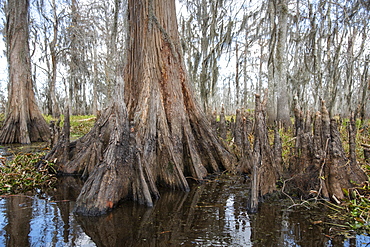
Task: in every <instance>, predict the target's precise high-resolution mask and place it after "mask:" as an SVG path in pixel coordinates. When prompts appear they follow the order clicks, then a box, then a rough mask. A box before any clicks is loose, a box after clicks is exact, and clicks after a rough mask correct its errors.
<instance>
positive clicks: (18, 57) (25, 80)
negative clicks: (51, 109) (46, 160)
mask: <svg viewBox="0 0 370 247" xmlns="http://www.w3.org/2000/svg"><path fill="white" fill-rule="evenodd" d="M28 7H29V0H9V1H8V5H7V25H6V43H7V55H8V63H9V87H8V88H9V92H8V105H7V111H6V118H5V122H4V126H3V128H2V129H1V132H0V143H23V144H29V143H31V142H35V141H48V139H49V136H50V131H49V126H48V125H47V123H46V121H45V119H44V118H43V116H42V114H41V111H40V109H39V108H38V106H37V104H36V99H35V94H34V92H33V82H32V76H31V61H30V51H29V45H28V36H29V35H28V34H29V31H28Z"/></svg>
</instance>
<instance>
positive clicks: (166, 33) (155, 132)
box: [47, 0, 234, 215]
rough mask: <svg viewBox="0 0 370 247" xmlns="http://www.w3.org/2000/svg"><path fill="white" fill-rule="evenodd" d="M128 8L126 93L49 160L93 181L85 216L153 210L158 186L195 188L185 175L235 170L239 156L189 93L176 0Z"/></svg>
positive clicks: (82, 203) (133, 0)
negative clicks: (130, 208)
mask: <svg viewBox="0 0 370 247" xmlns="http://www.w3.org/2000/svg"><path fill="white" fill-rule="evenodd" d="M128 10H129V13H128V22H129V39H128V40H129V41H128V42H129V44H128V47H129V49H128V56H127V58H128V61H127V66H126V69H125V85H124V90H122V89H123V86H122V85H119V87H118V90H116V93H117V96H116V101H115V103H114V105H113V106H112V107H110V108H108V109H107V110H106V111H105V112H104V113H103V114H102V116H101V117H100V119H99V120H98V121H97V123H96V125H95V127H94V128H93V129H92V130H91V131H90V132H89V133H88V134H87V135H86V136H84V137H82V138H81V139H79V140H77V141H76V142H72V143H66V141H64V143H63V141H61V143H59V144H58V145H57V146H56V147H55V148H54V149H53V150H52V152H51V153H50V154H49V155H48V157H47V158H48V159H52V160H55V159H57V163H58V165H59V170H60V172H62V173H78V174H83V177H85V178H86V179H87V180H86V182H85V185H84V186H83V188H82V191H81V194H80V195H79V197H78V199H77V202H76V204H77V207H76V212H78V213H81V214H89V215H97V214H101V213H104V212H106V211H107V210H110V209H111V208H113V207H114V206H115V205H117V203H118V202H120V201H121V200H125V199H133V200H135V201H138V202H139V203H142V204H146V205H148V206H151V205H152V204H153V198H157V197H159V196H160V195H159V191H158V187H159V186H165V187H169V188H172V189H180V190H189V185H188V182H187V180H186V176H191V177H193V178H195V179H197V180H202V179H203V178H204V177H205V176H207V174H208V173H212V172H217V171H220V170H223V169H229V170H231V169H233V159H234V156H233V155H231V153H229V152H228V151H227V150H226V149H225V148H224V146H222V144H221V142H220V141H219V140H218V138H217V137H216V134H215V133H214V132H213V131H212V128H211V126H210V124H209V122H208V120H207V118H206V116H205V115H204V114H203V113H202V112H201V111H200V110H199V107H198V106H197V105H196V104H195V101H194V98H193V93H192V91H191V89H190V88H189V82H188V78H187V73H186V71H185V66H184V63H183V58H182V53H181V49H180V45H179V37H178V31H177V20H176V11H175V1H174V0H170V1H168V0H129V1H128ZM63 145H64V147H68V150H69V151H68V157H65V156H64V155H63V151H62V149H63V148H62V147H63ZM58 160H59V161H60V162H58Z"/></svg>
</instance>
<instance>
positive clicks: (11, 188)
mask: <svg viewBox="0 0 370 247" xmlns="http://www.w3.org/2000/svg"><path fill="white" fill-rule="evenodd" d="M44 155H45V153H43V152H38V153H26V154H18V155H15V156H14V158H13V159H11V160H7V161H6V160H5V159H2V160H1V165H0V194H20V193H27V192H33V193H34V192H35V191H36V190H41V191H44V190H47V189H50V188H52V187H53V186H54V184H55V182H56V177H55V170H54V168H53V163H50V162H47V161H45V162H40V161H41V160H42V157H43V156H44Z"/></svg>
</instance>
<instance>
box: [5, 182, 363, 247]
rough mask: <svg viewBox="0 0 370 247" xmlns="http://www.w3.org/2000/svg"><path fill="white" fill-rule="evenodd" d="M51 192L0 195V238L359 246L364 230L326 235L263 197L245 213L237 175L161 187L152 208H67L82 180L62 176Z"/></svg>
mask: <svg viewBox="0 0 370 247" xmlns="http://www.w3.org/2000/svg"><path fill="white" fill-rule="evenodd" d="M65 182H66V184H67V185H63V186H60V187H59V189H58V190H57V191H56V192H55V193H54V194H53V197H45V198H40V197H32V198H31V197H27V196H10V197H6V198H1V199H0V246H125V247H129V246H364V245H363V244H364V243H367V242H370V241H369V240H370V238H369V237H367V236H358V237H357V239H352V240H346V241H344V239H342V238H334V239H330V238H328V237H327V236H325V235H324V234H322V229H320V227H319V226H312V225H311V224H310V222H311V215H310V214H311V213H312V212H307V211H306V210H302V211H299V210H294V211H287V210H286V209H285V208H286V207H285V206H282V205H280V204H279V203H264V204H262V205H261V207H260V211H259V213H258V214H255V215H251V216H249V215H248V214H247V213H246V207H245V206H246V203H247V202H246V198H247V195H246V192H247V191H248V190H247V189H248V184H247V183H246V182H244V181H243V180H242V178H239V177H235V178H231V179H228V180H224V181H221V180H216V181H212V182H209V183H205V184H203V185H199V184H194V185H193V187H192V190H191V191H190V192H189V193H182V192H172V191H167V192H165V191H163V192H162V194H161V195H162V197H161V199H160V200H158V201H157V202H156V203H155V205H154V207H153V208H146V207H143V206H140V205H136V204H135V203H132V202H126V203H125V204H124V205H123V206H121V207H120V208H118V209H116V210H115V211H113V212H112V213H109V214H108V215H105V216H103V217H76V216H74V215H73V214H72V213H71V211H72V209H73V206H74V201H73V200H74V199H75V198H76V195H77V193H78V191H79V189H80V188H81V183H80V182H79V181H78V180H73V178H66V181H65Z"/></svg>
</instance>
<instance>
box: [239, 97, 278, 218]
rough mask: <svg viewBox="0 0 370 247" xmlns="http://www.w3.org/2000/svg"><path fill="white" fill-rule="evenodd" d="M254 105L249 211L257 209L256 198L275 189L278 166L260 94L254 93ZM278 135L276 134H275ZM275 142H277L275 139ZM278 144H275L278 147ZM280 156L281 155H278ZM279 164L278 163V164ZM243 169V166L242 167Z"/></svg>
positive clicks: (264, 104)
mask: <svg viewBox="0 0 370 247" xmlns="http://www.w3.org/2000/svg"><path fill="white" fill-rule="evenodd" d="M255 104H256V107H255V121H256V122H255V129H254V144H253V154H252V162H253V165H252V186H251V198H250V202H249V211H250V212H251V213H253V212H256V211H257V207H258V200H259V199H260V198H261V197H262V196H264V195H266V194H268V193H271V192H273V191H275V190H276V186H275V184H276V181H277V178H278V176H279V170H280V168H278V167H277V164H276V163H275V162H276V161H275V153H277V152H278V150H276V152H275V151H274V150H273V149H272V148H271V146H270V142H269V138H268V131H267V124H266V110H265V109H266V101H263V102H261V97H260V95H256V102H255ZM277 136H278V135H277ZM277 142H279V141H278V140H277ZM278 146H279V144H276V147H278ZM280 156H281V155H280ZM278 165H280V164H278ZM244 169H245V168H244Z"/></svg>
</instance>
